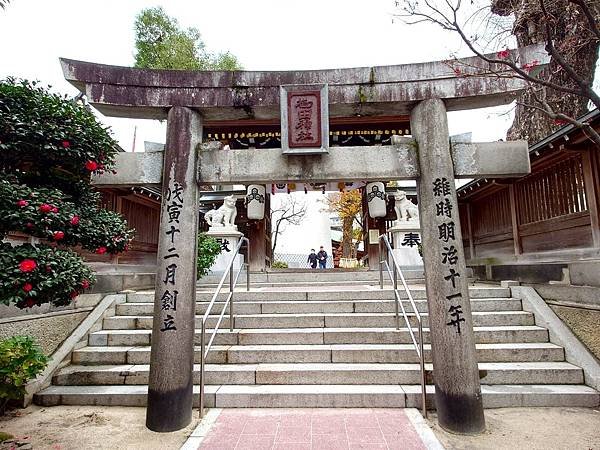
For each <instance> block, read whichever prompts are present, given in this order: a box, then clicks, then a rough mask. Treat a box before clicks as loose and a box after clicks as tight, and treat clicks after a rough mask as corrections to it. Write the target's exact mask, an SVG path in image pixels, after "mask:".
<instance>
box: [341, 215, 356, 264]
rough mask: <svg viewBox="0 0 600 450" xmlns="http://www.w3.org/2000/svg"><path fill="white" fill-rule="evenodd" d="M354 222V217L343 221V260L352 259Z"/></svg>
mask: <svg viewBox="0 0 600 450" xmlns="http://www.w3.org/2000/svg"><path fill="white" fill-rule="evenodd" d="M352 222H354V217H344V218H343V219H342V258H352Z"/></svg>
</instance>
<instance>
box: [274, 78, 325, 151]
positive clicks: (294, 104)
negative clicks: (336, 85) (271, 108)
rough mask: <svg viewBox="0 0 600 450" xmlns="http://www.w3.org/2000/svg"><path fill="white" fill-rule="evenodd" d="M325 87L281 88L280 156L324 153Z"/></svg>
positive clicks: (321, 85)
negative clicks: (281, 154) (281, 153)
mask: <svg viewBox="0 0 600 450" xmlns="http://www.w3.org/2000/svg"><path fill="white" fill-rule="evenodd" d="M327 102H328V99H327V85H325V84H318V85H289V86H281V101H280V105H281V149H282V151H283V153H284V154H286V153H291V154H315V153H327V151H328V148H329V117H328V115H329V113H328V111H329V107H328V103H327Z"/></svg>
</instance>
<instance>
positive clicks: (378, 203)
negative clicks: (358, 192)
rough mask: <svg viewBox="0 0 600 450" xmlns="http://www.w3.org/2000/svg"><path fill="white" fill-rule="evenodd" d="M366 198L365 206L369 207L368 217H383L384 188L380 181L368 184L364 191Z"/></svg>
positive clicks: (384, 210)
mask: <svg viewBox="0 0 600 450" xmlns="http://www.w3.org/2000/svg"><path fill="white" fill-rule="evenodd" d="M365 194H366V196H367V205H368V206H369V216H371V217H385V216H386V214H387V209H386V206H385V186H384V185H383V183H382V182H381V181H378V182H375V183H368V184H367V188H366V191H365Z"/></svg>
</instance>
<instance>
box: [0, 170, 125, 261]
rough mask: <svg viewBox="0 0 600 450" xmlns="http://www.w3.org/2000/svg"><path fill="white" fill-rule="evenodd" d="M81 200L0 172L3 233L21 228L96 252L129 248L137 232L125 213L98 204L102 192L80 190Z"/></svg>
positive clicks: (0, 228)
mask: <svg viewBox="0 0 600 450" xmlns="http://www.w3.org/2000/svg"><path fill="white" fill-rule="evenodd" d="M78 200H79V201H77V202H75V199H74V198H73V197H72V196H68V195H66V194H64V193H63V192H61V191H60V190H58V189H54V188H41V187H40V188H31V187H30V186H26V185H24V184H21V183H20V182H19V179H18V178H17V177H15V176H12V175H7V174H3V173H0V211H2V212H3V216H2V217H0V233H3V234H6V233H8V232H9V231H20V232H23V233H26V234H29V235H31V236H35V237H38V238H41V239H47V240H48V241H50V242H56V243H57V244H61V245H69V246H77V245H81V246H82V247H83V248H85V249H87V250H90V251H92V252H99V253H120V252H123V251H125V250H126V249H127V244H128V243H129V241H130V240H131V238H132V234H133V232H132V230H129V229H127V224H126V223H125V222H124V221H123V219H122V217H121V216H120V215H119V214H117V213H115V212H113V211H108V210H105V209H99V208H98V205H99V203H100V194H99V193H98V192H94V191H91V190H90V191H89V192H85V193H80V196H79V199H78ZM102 248H104V250H99V249H102Z"/></svg>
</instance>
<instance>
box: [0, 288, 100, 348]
mask: <svg viewBox="0 0 600 450" xmlns="http://www.w3.org/2000/svg"><path fill="white" fill-rule="evenodd" d="M103 297H104V294H83V295H80V296H79V297H77V301H75V302H74V303H72V304H71V305H69V306H63V307H60V308H58V307H55V306H52V305H49V304H45V305H41V306H34V307H33V308H27V309H19V308H17V307H16V306H6V305H0V339H6V338H8V337H11V336H16V335H22V336H32V337H33V338H35V340H36V341H37V343H38V344H39V345H40V347H41V348H42V350H43V351H44V353H45V354H47V355H50V354H52V353H53V352H54V351H55V350H56V349H57V348H58V346H59V345H60V344H61V343H62V342H63V341H64V340H65V339H66V338H67V337H68V336H69V335H70V334H71V333H72V332H73V330H74V329H75V328H77V326H78V325H79V324H80V323H81V321H82V320H83V319H85V318H86V317H87V315H88V314H89V312H90V311H91V310H92V309H94V307H95V306H96V305H97V304H98V302H100V300H102V298H103Z"/></svg>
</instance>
